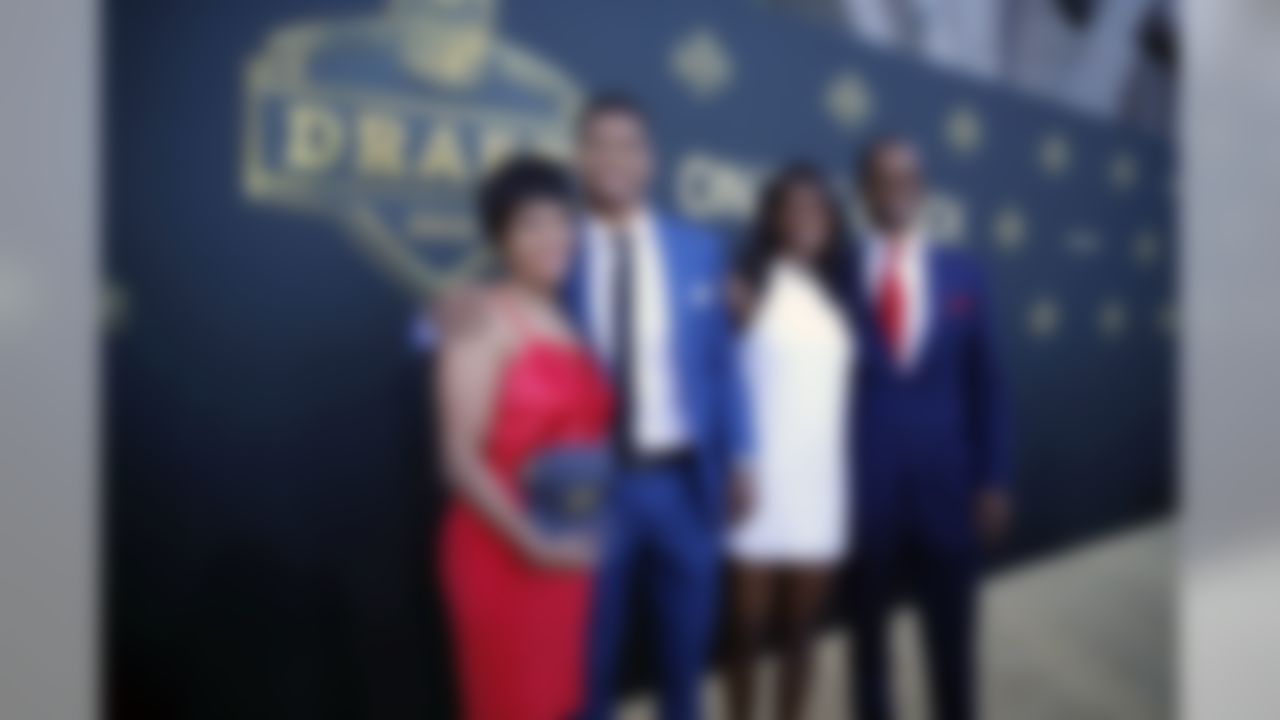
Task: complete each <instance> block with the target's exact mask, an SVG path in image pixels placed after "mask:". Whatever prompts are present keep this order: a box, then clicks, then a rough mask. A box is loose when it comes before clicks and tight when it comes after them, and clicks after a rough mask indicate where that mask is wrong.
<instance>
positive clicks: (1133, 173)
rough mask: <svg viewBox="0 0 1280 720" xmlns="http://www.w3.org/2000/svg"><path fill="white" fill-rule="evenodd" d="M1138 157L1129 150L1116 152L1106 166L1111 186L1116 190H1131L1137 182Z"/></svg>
mask: <svg viewBox="0 0 1280 720" xmlns="http://www.w3.org/2000/svg"><path fill="white" fill-rule="evenodd" d="M1138 173H1139V171H1138V159H1137V158H1136V157H1134V156H1133V153H1130V152H1120V153H1116V155H1115V156H1114V157H1112V158H1111V165H1110V166H1109V167H1108V168H1107V177H1108V178H1109V179H1110V180H1111V187H1112V188H1113V189H1114V190H1116V191H1117V192H1124V191H1127V190H1132V189H1133V188H1134V187H1135V186H1136V185H1137V184H1138Z"/></svg>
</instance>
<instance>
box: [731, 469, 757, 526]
mask: <svg viewBox="0 0 1280 720" xmlns="http://www.w3.org/2000/svg"><path fill="white" fill-rule="evenodd" d="M728 500H729V524H730V526H733V525H737V524H738V523H740V522H742V521H743V520H746V519H747V518H748V517H750V516H751V512H752V511H753V510H754V509H755V504H756V483H755V477H754V476H752V474H751V473H750V472H748V471H747V470H746V469H744V468H738V469H737V470H735V471H734V472H733V474H732V475H731V476H730V477H729V499H728Z"/></svg>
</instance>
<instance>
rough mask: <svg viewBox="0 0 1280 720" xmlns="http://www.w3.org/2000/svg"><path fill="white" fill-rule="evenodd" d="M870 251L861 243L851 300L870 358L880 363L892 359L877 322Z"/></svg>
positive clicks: (854, 270)
mask: <svg viewBox="0 0 1280 720" xmlns="http://www.w3.org/2000/svg"><path fill="white" fill-rule="evenodd" d="M864 242H870V241H864ZM868 253H869V250H868V247H867V246H866V245H859V247H858V252H857V253H856V255H857V257H858V262H857V264H856V265H855V267H854V268H853V282H852V283H850V287H851V288H852V289H853V291H852V292H853V297H852V298H850V300H849V302H850V304H851V305H852V306H853V314H854V319H855V322H856V323H857V327H858V329H859V335H860V336H861V337H862V339H863V341H864V344H865V346H866V349H867V352H868V354H869V357H870V359H872V360H874V361H875V362H878V363H889V362H890V359H889V356H888V350H887V349H886V348H885V346H884V337H883V336H882V335H881V334H880V326H879V324H878V323H877V322H876V316H875V300H874V299H873V298H872V295H871V290H872V288H871V284H870V278H869V277H868V274H869V273H868V271H867V268H868V267H870V263H871V259H870V258H869V257H868Z"/></svg>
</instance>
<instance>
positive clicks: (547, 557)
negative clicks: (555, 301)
mask: <svg viewBox="0 0 1280 720" xmlns="http://www.w3.org/2000/svg"><path fill="white" fill-rule="evenodd" d="M510 342H511V340H510V339H509V338H507V337H505V336H504V335H503V334H502V332H501V331H500V329H499V328H498V327H497V326H496V323H494V322H493V321H492V319H486V318H484V313H481V314H480V315H479V316H477V322H476V323H475V324H474V325H473V326H471V327H470V328H468V329H467V330H466V331H465V332H461V333H455V334H454V335H452V336H451V337H449V338H447V339H446V340H445V343H444V345H443V347H442V349H441V357H440V362H439V364H438V366H437V375H436V378H435V380H436V391H437V397H439V398H440V406H441V419H442V420H443V423H442V425H443V432H444V454H445V477H446V478H447V481H448V483H449V485H450V487H451V488H452V489H453V491H454V492H455V493H457V495H458V497H460V498H461V499H462V500H463V501H464V502H466V503H468V504H469V505H470V506H471V507H473V508H474V509H475V510H476V511H477V512H478V513H479V514H480V516H481V517H483V518H484V519H485V521H487V522H488V523H489V524H490V525H492V526H493V527H494V528H496V529H497V531H498V532H499V533H501V534H502V535H503V537H506V538H507V539H508V540H510V541H511V543H512V544H513V545H514V546H515V547H516V548H518V549H519V550H520V551H521V552H522V553H524V554H525V555H526V556H527V557H528V558H529V559H530V560H531V561H532V562H534V563H537V564H539V565H544V566H547V567H563V568H576V567H583V566H586V565H590V564H591V563H592V562H593V561H594V557H595V548H594V546H593V544H591V543H589V542H587V541H586V540H585V539H583V538H553V537H546V536H544V535H543V533H541V532H539V531H538V529H537V528H536V527H535V526H534V525H533V524H532V523H531V522H529V518H528V516H527V514H526V513H525V511H524V510H523V508H521V507H520V505H519V504H518V503H517V502H516V501H515V500H514V499H513V498H512V496H511V495H510V494H509V493H508V492H506V491H504V490H503V488H502V486H501V484H500V482H499V480H498V479H497V478H496V477H494V475H493V471H492V469H491V468H490V467H489V463H488V462H487V461H486V460H485V457H484V449H485V440H486V437H487V434H488V432H489V428H490V426H491V424H492V422H494V421H495V418H493V417H492V415H493V407H494V399H495V398H496V396H497V393H498V386H499V383H500V380H501V377H502V371H503V368H504V366H505V365H506V362H507V357H508V355H509V352H510V344H509V343H510ZM496 420H497V421H498V422H501V418H497V419H496Z"/></svg>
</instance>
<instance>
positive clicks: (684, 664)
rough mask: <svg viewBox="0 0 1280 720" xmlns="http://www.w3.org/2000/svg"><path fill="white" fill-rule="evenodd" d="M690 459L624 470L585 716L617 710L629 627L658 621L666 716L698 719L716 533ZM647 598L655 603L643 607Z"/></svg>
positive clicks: (598, 602)
mask: <svg viewBox="0 0 1280 720" xmlns="http://www.w3.org/2000/svg"><path fill="white" fill-rule="evenodd" d="M695 469H696V468H694V467H693V466H692V464H689V465H688V466H684V465H675V466H669V467H664V468H662V469H653V470H636V471H633V472H628V473H624V474H623V476H622V477H621V478H620V480H619V482H618V485H617V487H616V488H615V497H614V498H613V501H612V502H611V509H610V519H609V523H608V525H607V527H606V530H605V537H604V547H603V556H602V558H601V565H600V568H599V570H598V571H597V588H596V598H595V605H594V607H595V609H594V616H593V618H592V624H591V637H590V639H589V648H588V660H589V663H590V667H589V668H588V688H587V698H586V703H585V710H584V714H583V717H584V718H586V719H587V720H603V719H604V718H608V717H611V715H612V707H613V703H614V694H615V688H616V684H617V680H618V670H619V666H620V664H621V660H622V658H623V656H624V652H625V650H626V648H625V647H624V645H625V641H626V636H627V627H628V624H629V622H630V621H631V619H632V618H633V617H636V616H638V614H639V613H640V612H642V611H645V610H648V611H649V616H650V617H652V618H654V619H655V620H656V621H657V622H656V627H655V631H656V632H658V633H659V634H660V635H659V638H658V648H659V661H660V663H661V668H660V673H659V676H660V691H661V709H662V713H661V716H662V717H663V718H665V720H694V719H695V718H697V717H699V714H700V712H699V703H698V684H699V680H700V676H701V674H702V669H703V666H704V663H705V661H706V657H707V653H708V649H709V645H710V642H711V636H712V633H713V630H714V621H715V609H716V601H717V598H716V591H717V588H716V585H717V580H718V577H717V576H718V572H719V566H718V552H717V550H718V547H719V543H718V539H717V537H716V534H715V530H714V528H713V525H712V523H711V522H710V521H709V520H708V519H707V517H706V513H704V512H702V511H701V510H702V508H701V507H700V505H699V503H698V501H697V494H696V490H695V483H696V482H697V481H698V478H697V477H696V476H695V475H694V472H695ZM644 603H648V604H649V607H648V608H645V607H642V604H644Z"/></svg>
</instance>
